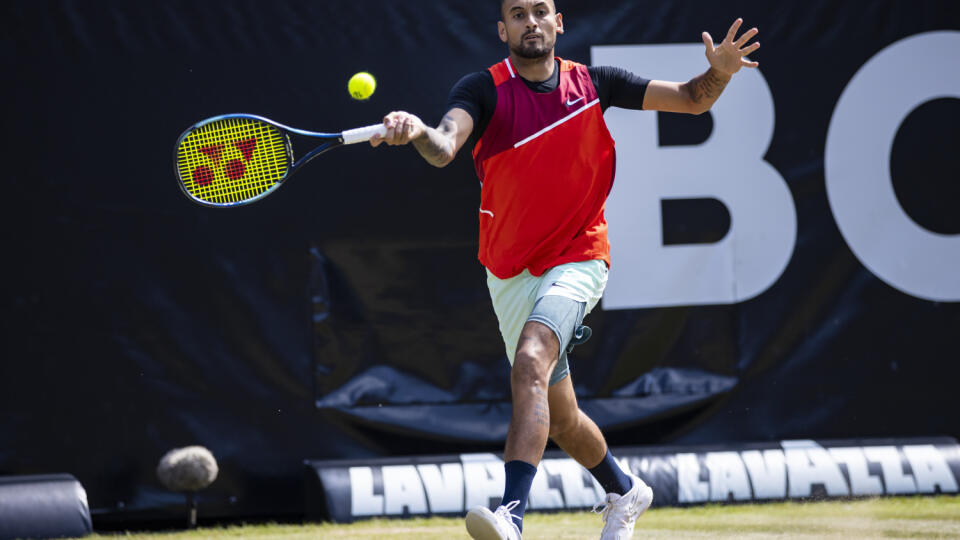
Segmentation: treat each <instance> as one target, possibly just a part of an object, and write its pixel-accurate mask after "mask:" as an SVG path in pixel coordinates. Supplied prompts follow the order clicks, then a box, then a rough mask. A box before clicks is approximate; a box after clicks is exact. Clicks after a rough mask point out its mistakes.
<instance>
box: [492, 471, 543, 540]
mask: <svg viewBox="0 0 960 540" xmlns="http://www.w3.org/2000/svg"><path fill="white" fill-rule="evenodd" d="M503 470H504V471H505V472H506V473H507V474H506V476H507V478H506V482H505V485H504V486H503V500H501V501H500V506H506V505H508V504H510V503H512V502H513V501H519V504H517V506H516V507H514V509H513V510H511V511H510V513H511V514H513V515H515V516H520V517H514V518H513V522H514V523H516V524H517V527H518V528H519V529H520V530H521V531H522V530H523V512H524V510H526V509H527V497H528V496H530V486H532V485H533V477H534V476H536V474H537V468H536V467H534V466H533V465H531V464H529V463H527V462H526V461H520V460H514V461H511V462H509V463H504V464H503Z"/></svg>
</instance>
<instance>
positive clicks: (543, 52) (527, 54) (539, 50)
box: [510, 39, 553, 60]
mask: <svg viewBox="0 0 960 540" xmlns="http://www.w3.org/2000/svg"><path fill="white" fill-rule="evenodd" d="M510 50H511V51H513V54H515V55H517V56H519V57H520V58H526V59H528V60H537V59H540V58H543V57H545V56H547V55H549V54H550V51H552V50H553V46H552V45H550V46H547V43H546V41H545V40H543V39H541V40H540V41H539V42H537V41H534V42H532V43H528V42H527V41H521V42H520V45H519V46H517V47H510Z"/></svg>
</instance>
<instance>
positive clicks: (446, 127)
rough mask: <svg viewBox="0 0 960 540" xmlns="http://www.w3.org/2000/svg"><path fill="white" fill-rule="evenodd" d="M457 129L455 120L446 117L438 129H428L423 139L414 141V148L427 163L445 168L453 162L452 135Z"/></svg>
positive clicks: (448, 116)
mask: <svg viewBox="0 0 960 540" xmlns="http://www.w3.org/2000/svg"><path fill="white" fill-rule="evenodd" d="M456 127H457V125H456V123H455V122H454V121H453V118H451V117H450V115H446V116H444V117H443V120H441V121H440V125H439V126H437V127H436V129H434V128H430V127H428V128H427V129H426V130H424V133H423V136H422V137H419V138H417V139H414V141H413V146H414V148H416V149H417V152H419V153H420V155H421V156H423V159H425V160H427V163H429V164H431V165H433V166H434V167H443V166H445V165H447V164H448V163H450V162H451V161H452V160H453V140H452V139H451V137H450V135H451V134H452V133H454V132H455V131H456Z"/></svg>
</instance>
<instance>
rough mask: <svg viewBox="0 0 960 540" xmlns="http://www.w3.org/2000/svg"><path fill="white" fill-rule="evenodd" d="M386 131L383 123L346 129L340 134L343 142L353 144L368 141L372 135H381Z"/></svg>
mask: <svg viewBox="0 0 960 540" xmlns="http://www.w3.org/2000/svg"><path fill="white" fill-rule="evenodd" d="M386 133H387V128H386V127H384V125H383V124H374V125H372V126H367V127H362V128H357V129H348V130H346V131H344V132H343V133H342V134H341V136H342V137H343V144H354V143H359V142H366V141H369V140H370V139H371V138H372V137H373V136H374V135H380V136H383V135H386Z"/></svg>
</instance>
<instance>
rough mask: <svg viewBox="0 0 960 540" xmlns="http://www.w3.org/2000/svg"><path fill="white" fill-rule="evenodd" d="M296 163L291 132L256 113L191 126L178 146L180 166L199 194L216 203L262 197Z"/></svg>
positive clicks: (186, 184) (186, 182)
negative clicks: (288, 135)
mask: <svg viewBox="0 0 960 540" xmlns="http://www.w3.org/2000/svg"><path fill="white" fill-rule="evenodd" d="M289 168H290V151H289V146H288V142H287V139H286V137H285V136H284V135H283V133H281V132H280V130H278V129H277V128H276V127H274V126H272V125H270V124H267V123H264V122H260V121H258V120H254V119H250V118H225V119H222V120H217V121H215V122H211V123H209V124H205V125H203V126H200V127H198V128H196V129H195V130H194V131H192V132H190V133H189V134H188V135H187V136H186V137H184V138H183V140H182V141H181V142H180V145H179V147H178V148H177V170H178V172H179V176H180V181H181V182H182V183H183V187H184V188H185V189H186V191H187V192H189V193H190V195H192V196H193V197H195V198H197V199H199V200H202V201H206V202H209V203H215V204H230V203H237V202H241V201H249V200H251V199H254V198H257V197H259V196H261V195H263V194H264V193H266V192H267V191H269V190H270V189H271V188H273V187H274V186H275V185H276V184H277V182H279V181H281V180H282V179H283V178H284V177H285V176H286V174H287V171H288V169H289Z"/></svg>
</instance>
